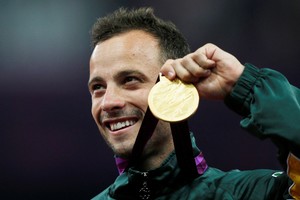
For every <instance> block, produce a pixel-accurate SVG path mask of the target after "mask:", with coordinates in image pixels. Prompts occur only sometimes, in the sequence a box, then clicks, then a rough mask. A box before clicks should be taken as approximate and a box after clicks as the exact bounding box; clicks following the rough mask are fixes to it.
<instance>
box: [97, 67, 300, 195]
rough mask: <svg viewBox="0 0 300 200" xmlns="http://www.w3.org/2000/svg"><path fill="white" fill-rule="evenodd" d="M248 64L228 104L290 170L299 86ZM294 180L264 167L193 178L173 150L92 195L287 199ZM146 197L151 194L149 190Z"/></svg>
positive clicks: (298, 133) (296, 143)
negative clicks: (153, 165) (147, 168)
mask: <svg viewBox="0 0 300 200" xmlns="http://www.w3.org/2000/svg"><path fill="white" fill-rule="evenodd" d="M245 66H246V68H245V70H244V72H243V74H242V76H241V77H240V79H239V80H238V82H237V83H236V85H235V87H234V89H233V91H232V92H231V94H230V95H229V96H228V97H227V98H226V99H225V103H226V105H228V106H229V107H230V108H231V109H232V110H234V111H235V112H237V113H239V114H241V115H242V116H243V119H242V121H241V122H240V124H241V126H242V127H243V128H244V129H246V130H248V131H249V132H250V133H252V134H254V135H255V136H257V137H259V138H270V139H272V141H274V143H275V144H276V145H278V147H279V150H280V157H279V159H280V160H281V161H282V164H283V166H284V168H286V167H287V169H288V167H290V166H286V164H285V163H286V159H287V156H288V154H293V155H295V156H296V157H298V158H300V123H299V119H300V90H299V89H298V88H296V87H294V86H292V85H290V84H289V82H288V81H287V80H286V78H285V77H284V76H283V75H282V74H280V73H278V72H276V71H273V70H270V69H258V68H256V67H254V66H252V65H250V64H246V65H245ZM193 148H194V152H195V155H198V154H199V153H200V154H201V152H200V151H199V149H198V148H197V147H196V146H195V143H194V140H193ZM202 165H205V160H203V162H202ZM202 167H203V166H202ZM298 171H300V170H298ZM198 172H199V171H198ZM292 184H293V181H292V180H291V179H290V178H289V176H288V174H287V173H286V172H277V171H274V170H262V169H261V170H249V171H239V170H232V171H229V172H223V171H221V170H218V169H215V168H212V167H203V172H202V173H201V174H200V175H199V176H198V177H197V178H195V179H194V180H191V181H190V180H187V179H186V178H185V177H184V176H183V175H182V174H181V173H180V168H179V167H178V165H177V160H176V155H175V153H172V154H171V155H170V156H169V157H168V159H167V160H166V161H165V162H164V163H163V164H162V166H161V167H159V168H158V169H155V170H151V171H148V172H140V171H138V170H135V169H134V168H130V169H128V170H125V171H124V172H123V173H121V174H120V176H118V177H117V179H116V180H115V182H114V183H113V184H112V185H111V186H109V187H108V188H107V189H106V190H104V191H103V192H102V193H100V194H99V195H97V196H96V197H94V198H93V200H102V199H103V200H104V199H105V200H107V199H142V198H140V197H139V196H140V195H141V194H144V193H145V191H146V194H149V193H150V194H151V197H150V198H149V199H171V200H176V199H180V200H182V199H189V200H194V199H197V200H198V199H201V200H206V199H220V200H224V199H228V200H231V199H234V200H236V199H243V200H245V199H249V200H251V199H253V200H260V199H272V200H276V199H289V198H290V196H289V191H288V189H289V188H290V186H291V185H292ZM297 186H298V187H299V185H297ZM143 197H144V199H147V195H146V196H143Z"/></svg>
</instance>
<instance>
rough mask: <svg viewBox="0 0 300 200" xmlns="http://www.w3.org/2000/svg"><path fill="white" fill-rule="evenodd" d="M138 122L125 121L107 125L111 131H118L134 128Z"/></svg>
mask: <svg viewBox="0 0 300 200" xmlns="http://www.w3.org/2000/svg"><path fill="white" fill-rule="evenodd" d="M136 122H137V121H136V120H125V121H122V122H110V123H107V124H106V127H107V128H109V129H110V130H111V131H118V130H120V129H123V128H127V127H129V126H132V125H134V124H135V123H136Z"/></svg>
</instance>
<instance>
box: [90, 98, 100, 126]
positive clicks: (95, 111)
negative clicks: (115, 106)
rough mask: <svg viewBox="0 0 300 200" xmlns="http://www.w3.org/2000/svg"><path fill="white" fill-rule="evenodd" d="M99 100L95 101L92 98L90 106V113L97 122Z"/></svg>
mask: <svg viewBox="0 0 300 200" xmlns="http://www.w3.org/2000/svg"><path fill="white" fill-rule="evenodd" d="M98 108H99V101H96V100H95V99H93V98H92V106H91V114H92V116H93V118H94V120H95V121H96V122H98V120H99V119H98V118H99V114H98V113H99V111H98V110H99V109H98Z"/></svg>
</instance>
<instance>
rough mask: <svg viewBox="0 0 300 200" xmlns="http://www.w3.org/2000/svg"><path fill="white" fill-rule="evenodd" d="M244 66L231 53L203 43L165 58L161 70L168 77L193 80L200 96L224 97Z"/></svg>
mask: <svg viewBox="0 0 300 200" xmlns="http://www.w3.org/2000/svg"><path fill="white" fill-rule="evenodd" d="M243 70H244V66H243V65H242V64H241V63H240V62H239V61H238V60H237V59H236V58H235V57H234V56H233V55H231V54H229V53H227V52H225V51H223V50H222V49H220V48H219V47H217V46H215V45H213V44H206V45H204V46H202V47H200V48H199V49H197V50H196V51H195V52H193V53H190V54H188V55H186V56H185V57H183V58H179V59H175V60H171V59H170V60H167V61H166V63H165V64H164V65H163V66H162V68H161V73H162V74H163V75H164V76H166V77H167V78H168V79H170V80H172V79H174V78H176V77H177V78H179V79H181V80H182V81H184V82H187V83H193V84H194V85H195V86H196V88H197V90H198V93H199V95H200V97H202V98H206V99H224V98H225V96H226V95H227V94H228V93H230V91H231V89H232V87H233V86H234V84H235V82H236V81H237V80H238V78H239V77H240V76H241V74H242V72H243Z"/></svg>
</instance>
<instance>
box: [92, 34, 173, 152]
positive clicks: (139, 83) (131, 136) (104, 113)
mask: <svg viewBox="0 0 300 200" xmlns="http://www.w3.org/2000/svg"><path fill="white" fill-rule="evenodd" d="M159 54H160V50H159V46H158V43H157V41H156V39H155V38H154V37H153V36H151V35H150V34H147V33H145V32H143V31H136V30H135V31H130V32H128V33H123V34H120V35H117V36H114V37H113V38H111V39H108V40H106V41H104V42H101V43H99V44H98V45H96V47H95V49H94V51H93V53H92V56H91V59H90V79H89V90H90V93H91V96H92V115H93V118H94V120H95V122H96V124H97V126H98V128H99V130H100V132H101V134H102V136H103V138H104V139H105V141H106V142H107V143H108V145H109V146H110V147H111V148H112V149H113V151H114V153H115V154H116V155H119V156H122V157H128V156H129V154H130V153H131V150H132V147H133V145H134V142H135V139H136V136H137V134H138V131H139V129H140V127H141V123H142V120H143V118H144V115H145V112H146V109H147V106H148V103H147V98H148V93H149V91H150V89H151V88H152V87H153V85H154V84H155V82H156V80H157V77H158V74H159V71H160V67H161V65H162V63H161V62H160V59H159ZM169 133H170V128H169V124H168V123H165V122H161V121H160V122H159V124H158V126H157V128H156V131H155V132H154V134H153V136H152V138H151V139H150V141H149V142H148V143H147V147H146V149H147V151H150V152H148V153H149V154H151V153H153V152H155V151H160V150H163V148H165V147H163V146H164V145H165V144H166V143H167V141H170V140H171V137H170V136H171V134H169ZM147 151H146V153H147Z"/></svg>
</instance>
